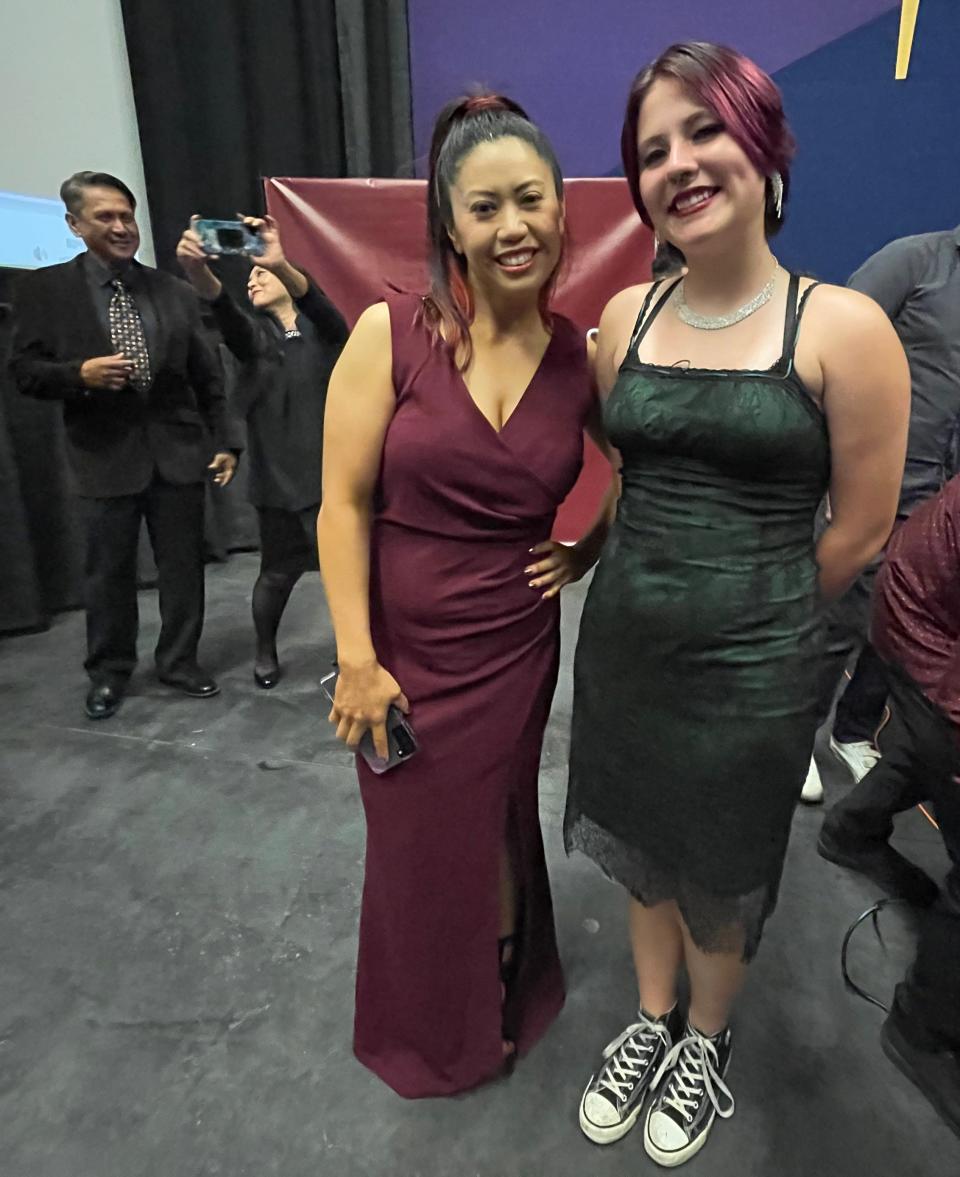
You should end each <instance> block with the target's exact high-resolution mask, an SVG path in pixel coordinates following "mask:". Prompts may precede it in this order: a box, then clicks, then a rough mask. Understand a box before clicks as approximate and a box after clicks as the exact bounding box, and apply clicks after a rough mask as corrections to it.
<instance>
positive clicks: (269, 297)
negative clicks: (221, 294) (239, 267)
mask: <svg viewBox="0 0 960 1177" xmlns="http://www.w3.org/2000/svg"><path fill="white" fill-rule="evenodd" d="M247 298H249V300H250V304H251V306H253V307H255V308H256V309H257V310H258V311H269V310H272V309H274V308H276V307H278V306H280V305H281V304H282V303H284V302H287V301H289V298H290V296H289V295H288V293H287V288H286V287H285V286H284V284H283V283H282V282H281V281H280V279H279V278H278V277H277V276H276V274H272V273H271V272H270V271H269V270H265V269H264V268H263V266H254V267H253V269H252V270H251V271H250V277H249V278H248V279H247Z"/></svg>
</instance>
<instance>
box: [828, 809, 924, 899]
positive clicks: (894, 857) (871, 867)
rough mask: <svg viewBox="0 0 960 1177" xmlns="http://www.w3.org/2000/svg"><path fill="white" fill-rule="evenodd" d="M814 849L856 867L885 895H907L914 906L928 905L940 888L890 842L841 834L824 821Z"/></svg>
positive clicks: (844, 864)
mask: <svg viewBox="0 0 960 1177" xmlns="http://www.w3.org/2000/svg"><path fill="white" fill-rule="evenodd" d="M817 853H818V854H819V855H820V857H821V858H825V859H826V860H827V861H828V862H834V863H836V864H837V866H845V867H848V868H849V869H850V870H855V871H858V872H859V873H860V874H861V875H865V876H866V877H867V878H868V879H870V881H871V882H873V883H876V884H877V886H878V887H881V888H882V889H883V890H884V891H885V892H886V893H887V894H888V895H892V896H893V897H894V898H895V899H906V900H907V902H908V903H913V904H915V905H916V906H917V907H929V906H930V904H931V903H933V901H934V900H935V899H936V897H937V896H938V895H939V894H940V888H939V887H938V886H937V884H936V883H935V882H934V881H933V879H931V878H930V876H929V875H928V874H927V872H926V871H924V870H921V869H920V867H919V866H917V865H916V863H913V862H911V861H910V859H909V858H904V857H903V855H902V854H899V853H898V852H897V851H896V850H894V848H893V847H892V846H891V845H890V843H889V842H868V841H854V840H852V839H850V838H843V837H841V836H840V835H838V834H837V832H836V831H835V830H833V829H831V828H830V826H829V825H828V823H827V822H824V823H823V826H822V827H821V829H820V837H819V838H818V839H817Z"/></svg>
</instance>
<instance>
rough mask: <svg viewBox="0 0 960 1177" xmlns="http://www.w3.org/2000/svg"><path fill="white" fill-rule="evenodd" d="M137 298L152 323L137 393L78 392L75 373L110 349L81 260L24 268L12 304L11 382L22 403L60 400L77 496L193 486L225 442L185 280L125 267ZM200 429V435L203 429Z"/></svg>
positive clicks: (215, 382) (213, 372)
mask: <svg viewBox="0 0 960 1177" xmlns="http://www.w3.org/2000/svg"><path fill="white" fill-rule="evenodd" d="M133 264H134V265H135V266H137V269H138V277H139V283H138V287H137V298H138V299H139V298H140V297H142V296H143V297H147V298H149V299H150V301H151V303H152V305H153V309H154V311H155V314H156V319H157V323H158V332H157V340H156V342H155V345H154V347H153V348H152V349H151V354H150V368H151V372H152V375H153V381H152V383H151V385H150V388H149V389H147V390H146V391H145V392H142V393H140V392H137V391H136V390H135V389H134V388H133V387H132V385H127V387H126V388H123V389H121V390H120V391H119V392H112V391H106V390H102V389H88V388H86V387H85V386H84V385H83V383H82V381H81V380H80V365H81V364H82V363H83V362H84V361H85V360H88V359H92V358H94V357H95V356H106V355H111V354H112V353H113V352H114V350H115V349H114V347H113V345H112V344H111V342H110V337H109V335H108V333H107V331H106V329H105V327H104V326H103V325H102V324H101V321H100V319H99V317H98V315H97V310H96V307H95V306H94V303H93V299H92V297H91V294H90V289H89V286H88V283H87V276H86V272H85V268H84V265H83V261H82V255H81V257H78V258H75V259H73V260H72V261H69V262H64V263H62V264H61V265H57V266H47V267H45V268H44V269H41V270H34V271H33V272H32V273H29V274H26V275H24V276H23V278H22V279H21V280H20V283H19V286H18V288H17V291H16V294H15V299H14V313H15V324H14V342H13V356H12V359H11V362H10V367H11V371H12V373H13V378H14V380H15V382H16V384H17V387H18V388H19V389H20V391H21V392H22V393H24V394H26V395H27V396H35V397H41V398H43V399H47V400H62V401H63V418H64V424H65V425H66V432H67V440H68V443H69V444H68V453H69V455H70V462H71V467H72V470H73V474H74V478H75V481H76V488H77V490H78V491H79V493H80V494H81V495H87V496H89V497H91V498H113V497H116V496H118V495H129V494H137V493H139V492H140V491H142V490H143V489H144V488H145V487H146V486H147V485H148V484H149V482H150V480H151V478H152V477H153V474H154V471H159V473H160V475H161V476H162V477H163V478H164V479H166V481H167V482H171V483H174V484H178V485H179V484H185V483H191V482H202V481H203V480H204V479H205V478H206V477H207V470H206V466H207V463H208V462H209V461H210V458H211V456H212V454H213V453H214V452H217V451H220V450H224V449H227V448H231V447H230V445H229V442H228V436H229V432H228V423H227V418H226V400H225V397H224V390H223V376H222V372H221V368H220V363H219V360H218V359H217V357H216V355H215V354H214V353H213V351H212V350H211V349H210V347H209V345H208V344H207V343H206V341H205V340H204V338H203V335H202V326H201V322H200V310H199V307H198V304H197V300H196V296H195V295H194V293H193V291H192V290H191V288H190V287H189V286H188V285H187V283H186V282H182V281H180V279H178V278H174V277H172V276H171V275H170V274H165V273H163V272H162V271H160V270H152V269H150V268H149V267H147V266H141V265H139V263H137V262H134V263H133ZM205 427H206V428H205Z"/></svg>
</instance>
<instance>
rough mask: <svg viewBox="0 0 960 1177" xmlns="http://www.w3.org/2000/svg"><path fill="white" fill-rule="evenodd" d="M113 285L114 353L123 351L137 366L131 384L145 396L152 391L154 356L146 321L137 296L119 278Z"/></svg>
mask: <svg viewBox="0 0 960 1177" xmlns="http://www.w3.org/2000/svg"><path fill="white" fill-rule="evenodd" d="M111 285H112V286H113V298H111V299H110V341H111V343H112V345H113V348H114V350H115V351H118V352H120V351H122V352H123V354H124V355H125V356H126V357H127V359H128V360H130V362H131V363H132V364H133V372H132V373H131V374H130V383H131V384H132V385H133V387H134V388H135V389H136V390H137V392H145V391H146V389H148V388H149V387H150V353H149V352H148V351H147V337H146V335H145V334H144V331H143V321H142V319H141V318H140V312H139V311H138V310H137V304H136V303H135V302H134V300H133V295H132V294H131V293H130V291H129V290H128V289H127V288H126V286H124V284H123V283H122V282H121V281H120V280H119V278H115V279H114V280H113V282H112V283H111Z"/></svg>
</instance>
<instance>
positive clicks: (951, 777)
mask: <svg viewBox="0 0 960 1177" xmlns="http://www.w3.org/2000/svg"><path fill="white" fill-rule="evenodd" d="M943 727H944V729H946V730H945V731H944V732H943V736H942V738H941V741H940V746H941V747H942V748H943V757H942V761H941V763H940V764H939V765H936V764H934V765H931V766H930V767H929V768H928V769H927V770H926V774H925V775H926V776H927V780H928V781H929V794H930V799H931V800H932V801H933V804H934V807H935V810H936V814H937V821H938V824H939V826H940V833H941V836H942V837H943V841H944V844H945V846H946V849H947V853H948V855H949V856H950V862H951V868H950V872H949V874H948V875H947V878H946V881H945V883H944V886H943V889H942V890H941V893H940V896H939V898H938V900H937V902H936V903H935V904H934V906H933V907H931V908H930V909H929V910H928V911H927V912H925V913H924V920H923V924H922V926H921V930H920V940H919V943H918V946H917V956H916V959H915V960H914V963H913V965H912V967H911V968H910V970H909V972H908V973H907V976H906V978H905V979H904V981H902V982H901V984H899V985H898V986H897V991H896V996H895V998H894V1004H893V1009H892V1010H891V1011H890V1015H889V1016H888V1018H887V1020H886V1022H885V1023H884V1026H883V1031H882V1034H881V1040H882V1042H883V1048H884V1051H885V1052H886V1054H887V1056H888V1057H889V1058H890V1059H891V1060H892V1061H893V1062H894V1063H895V1065H896V1066H897V1067H898V1068H899V1069H900V1070H901V1071H903V1073H904V1074H905V1075H906V1076H907V1077H908V1078H909V1079H911V1080H912V1081H913V1082H914V1083H916V1085H917V1086H918V1087H919V1088H920V1090H921V1091H922V1092H923V1093H924V1094H925V1095H926V1096H927V1098H928V1099H929V1100H930V1102H931V1103H932V1104H933V1105H934V1107H936V1109H937V1110H938V1111H939V1113H940V1114H941V1115H942V1116H943V1118H944V1119H945V1120H946V1121H947V1123H948V1124H950V1126H951V1127H952V1128H953V1130H954V1131H955V1132H956V1133H957V1134H958V1135H960V732H957V731H955V730H951V729H950V728H949V727H948V725H947V724H946V722H945V721H944V724H943Z"/></svg>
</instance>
